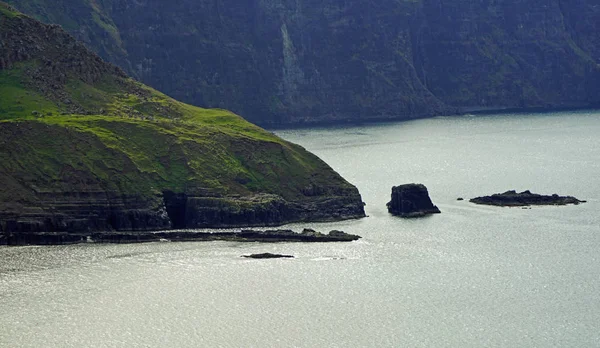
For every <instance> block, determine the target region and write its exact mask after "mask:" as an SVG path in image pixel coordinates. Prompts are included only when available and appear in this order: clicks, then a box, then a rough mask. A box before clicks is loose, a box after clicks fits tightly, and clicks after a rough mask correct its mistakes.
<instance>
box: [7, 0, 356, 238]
mask: <svg viewBox="0 0 600 348" xmlns="http://www.w3.org/2000/svg"><path fill="white" fill-rule="evenodd" d="M0 39H1V40H2V41H1V45H0V147H1V151H0V182H1V183H2V189H1V190H0V233H3V234H5V235H11V236H13V237H14V234H15V233H34V232H67V233H75V234H76V233H84V234H87V235H91V233H94V232H99V231H112V232H115V231H123V232H130V231H151V230H164V229H183V228H208V227H246V226H275V225H282V224H285V223H289V222H303V221H333V220H342V219H348V218H360V217H364V216H365V214H364V207H363V205H364V204H363V202H362V200H361V197H360V194H359V192H358V190H357V189H356V187H354V186H353V185H351V184H350V183H348V182H347V181H346V180H344V179H343V178H342V177H341V176H340V175H339V174H338V173H336V172H335V171H334V170H333V169H332V168H330V167H329V166H328V165H327V164H326V163H324V162H323V161H321V160H320V159H319V158H318V157H316V156H315V155H313V154H311V153H309V152H308V151H306V150H305V149H304V148H302V147H300V146H298V145H295V144H291V143H289V142H286V141H284V140H283V139H281V138H279V137H277V136H275V135H274V134H273V133H270V132H268V131H265V130H263V129H261V128H259V127H257V126H255V125H253V124H251V123H249V122H247V121H245V120H244V119H242V118H241V117H239V116H238V115H235V114H233V113H231V112H229V111H226V110H220V109H219V110H214V109H201V108H197V107H194V106H191V105H187V104H183V103H181V102H178V101H176V100H174V99H172V98H170V97H168V96H166V95H164V94H162V93H160V92H158V91H156V90H153V89H152V88H150V87H147V86H145V85H143V84H141V83H139V82H137V81H135V80H133V79H131V78H129V77H127V76H126V75H125V74H124V73H123V72H122V71H121V70H120V69H119V68H117V67H115V66H113V65H111V64H108V63H105V62H103V61H102V60H101V59H100V58H99V57H98V56H96V55H95V54H94V53H92V52H91V51H89V50H88V49H87V48H86V47H85V46H84V45H82V44H80V43H78V42H77V41H76V40H75V39H74V38H73V37H72V36H70V35H69V34H67V33H66V32H65V31H63V30H62V29H61V28H60V27H58V26H56V25H46V24H42V23H40V22H38V21H36V20H34V19H32V18H30V17H28V16H25V15H23V14H21V13H19V12H17V11H16V10H14V9H13V8H11V7H10V6H7V5H6V4H4V3H2V2H0ZM61 236H63V237H64V238H66V239H69V238H71V237H68V236H64V235H62V234H61ZM13 237H11V238H13ZM63 237H61V238H63ZM73 238H75V239H77V238H78V237H77V236H76V235H74V237H73ZM124 238H126V237H124ZM132 238H133V237H132Z"/></svg>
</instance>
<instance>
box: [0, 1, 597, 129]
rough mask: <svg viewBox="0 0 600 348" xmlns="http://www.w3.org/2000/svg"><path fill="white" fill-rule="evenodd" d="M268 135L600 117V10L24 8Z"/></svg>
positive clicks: (443, 5)
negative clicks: (536, 115) (295, 128)
mask: <svg viewBox="0 0 600 348" xmlns="http://www.w3.org/2000/svg"><path fill="white" fill-rule="evenodd" d="M10 2H11V3H13V4H14V5H15V6H17V7H18V8H19V9H21V10H22V11H24V12H26V13H29V14H31V15H34V16H36V17H37V18H39V19H41V20H43V21H46V22H51V23H58V24H61V25H63V26H64V27H65V28H66V29H67V30H68V31H69V32H71V33H72V34H73V35H75V36H76V37H77V38H79V39H80V40H82V41H84V42H85V43H86V44H87V45H88V46H89V47H90V48H92V49H93V50H95V51H96V52H98V53H99V54H100V55H101V56H102V57H103V58H105V59H107V60H109V61H111V62H113V63H115V64H117V65H119V66H120V67H122V68H123V69H124V70H125V71H126V72H128V73H129V74H131V75H133V76H135V77H137V78H138V79H141V80H142V81H143V82H145V83H147V84H149V85H151V86H153V87H155V88H158V89H160V90H162V91H164V92H166V93H167V94H169V95H170V96H172V97H175V98H178V99H181V100H183V101H186V102H189V103H192V104H195V105H199V106H203V107H222V108H228V109H231V110H233V111H235V112H236V113H239V114H241V115H242V116H244V117H245V118H246V119H248V120H250V121H253V122H257V123H259V124H262V125H274V124H282V123H283V124H290V123H306V122H308V123H310V122H335V121H348V120H369V119H407V118H415V117H425V116H431V115H438V114H449V113H455V112H458V111H464V110H472V109H473V110H476V109H499V108H557V107H584V106H591V105H600V66H599V64H600V36H599V35H598V34H597V33H598V32H600V27H599V26H600V5H599V4H598V3H597V1H595V0H535V1H534V0H477V1H475V0H452V1H442V0H414V1H408V0H401V1H397V0H380V1H371V0H344V1H341V0H321V1H316V0H294V1H291V0H249V1H243V2H221V1H214V0H211V1H208V0H179V1H170V2H165V1H158V0H102V1H91V0H53V1H49V0H35V1H34V0H12V1H10Z"/></svg>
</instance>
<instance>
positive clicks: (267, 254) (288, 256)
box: [242, 253, 294, 259]
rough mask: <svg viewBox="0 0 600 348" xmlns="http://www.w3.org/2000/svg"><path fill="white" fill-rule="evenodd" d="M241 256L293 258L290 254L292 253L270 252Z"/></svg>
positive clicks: (252, 257) (250, 257) (251, 257)
mask: <svg viewBox="0 0 600 348" xmlns="http://www.w3.org/2000/svg"><path fill="white" fill-rule="evenodd" d="M242 257H246V258H249V259H282V258H288V259H290V258H291V259H293V258H294V256H292V255H283V254H271V253H262V254H250V255H242Z"/></svg>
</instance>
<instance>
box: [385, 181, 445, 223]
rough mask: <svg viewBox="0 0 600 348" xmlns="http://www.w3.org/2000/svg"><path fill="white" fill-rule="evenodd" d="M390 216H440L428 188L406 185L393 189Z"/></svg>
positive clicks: (388, 205)
mask: <svg viewBox="0 0 600 348" xmlns="http://www.w3.org/2000/svg"><path fill="white" fill-rule="evenodd" d="M387 208H388V211H389V212H390V214H393V215H398V216H400V217H406V218H412V217H421V216H425V215H429V214H439V213H440V210H439V209H438V207H436V206H435V205H433V203H432V202H431V198H429V192H428V191H427V187H425V185H423V184H405V185H400V186H394V187H392V200H391V201H390V202H388V204H387Z"/></svg>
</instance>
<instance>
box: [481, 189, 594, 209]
mask: <svg viewBox="0 0 600 348" xmlns="http://www.w3.org/2000/svg"><path fill="white" fill-rule="evenodd" d="M469 202H471V203H475V204H484V205H496V206H502V207H522V206H528V205H567V204H579V203H585V202H586V201H582V200H579V199H577V198H575V197H573V196H559V195H557V194H556V193H555V194H552V195H540V194H537V193H531V192H530V191H529V190H527V191H523V192H520V193H517V192H516V191H515V190H509V191H506V192H504V193H496V194H493V195H491V196H482V197H475V198H472V199H470V200H469Z"/></svg>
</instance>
